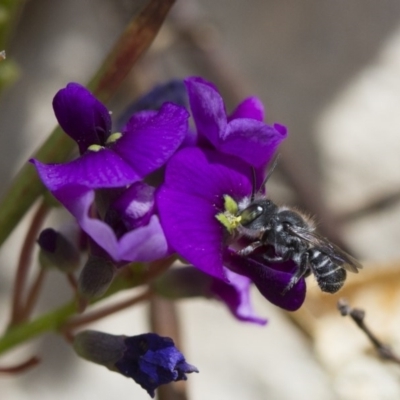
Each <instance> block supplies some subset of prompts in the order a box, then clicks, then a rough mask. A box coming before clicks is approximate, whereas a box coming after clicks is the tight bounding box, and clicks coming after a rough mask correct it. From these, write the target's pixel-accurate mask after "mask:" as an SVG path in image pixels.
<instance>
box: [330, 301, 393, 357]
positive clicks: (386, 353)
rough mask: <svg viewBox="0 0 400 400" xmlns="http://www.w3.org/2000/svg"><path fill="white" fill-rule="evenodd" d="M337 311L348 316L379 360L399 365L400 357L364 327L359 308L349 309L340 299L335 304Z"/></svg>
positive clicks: (363, 313)
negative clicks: (373, 349)
mask: <svg viewBox="0 0 400 400" xmlns="http://www.w3.org/2000/svg"><path fill="white" fill-rule="evenodd" d="M337 307H338V310H339V311H340V314H342V316H347V315H348V316H350V317H351V319H352V320H353V321H354V322H355V323H356V325H357V326H358V327H359V328H360V329H361V330H362V331H363V332H364V333H365V334H366V335H367V337H368V339H369V340H370V342H371V343H372V344H373V346H374V347H375V349H376V351H377V352H378V355H379V357H380V358H382V359H384V360H390V361H393V362H395V363H396V364H400V357H399V356H397V355H396V354H395V353H394V352H393V350H392V348H391V347H390V346H389V345H387V344H384V343H382V342H381V341H380V340H379V339H378V338H377V337H376V336H375V334H373V333H372V332H371V330H370V329H369V328H368V327H367V326H366V325H365V322H364V318H365V311H364V310H361V309H359V308H351V307H350V306H349V304H348V303H347V301H346V300H344V299H340V300H339V301H338V303H337Z"/></svg>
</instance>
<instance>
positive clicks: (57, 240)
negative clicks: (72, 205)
mask: <svg viewBox="0 0 400 400" xmlns="http://www.w3.org/2000/svg"><path fill="white" fill-rule="evenodd" d="M37 243H38V245H39V246H40V252H39V261H40V265H41V266H42V267H44V268H57V269H59V270H60V271H62V272H64V273H70V272H72V271H74V270H75V269H77V268H78V267H79V250H78V248H77V247H76V246H74V245H73V244H72V243H71V242H70V241H69V240H68V239H67V238H66V237H65V236H64V235H63V234H62V233H60V232H57V231H55V230H54V229H52V228H47V229H44V230H43V231H42V232H41V233H40V235H39V238H38V240H37Z"/></svg>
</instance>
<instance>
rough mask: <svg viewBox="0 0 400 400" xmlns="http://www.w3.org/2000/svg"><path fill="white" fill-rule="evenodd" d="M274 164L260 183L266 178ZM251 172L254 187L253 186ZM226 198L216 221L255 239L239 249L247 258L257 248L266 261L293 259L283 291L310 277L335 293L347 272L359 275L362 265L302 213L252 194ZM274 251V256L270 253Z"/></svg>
mask: <svg viewBox="0 0 400 400" xmlns="http://www.w3.org/2000/svg"><path fill="white" fill-rule="evenodd" d="M275 165H276V162H275V164H274V166H273V168H272V170H271V171H270V172H269V174H268V176H267V178H266V179H265V181H264V182H263V185H262V187H263V186H264V184H265V183H266V181H267V180H268V179H269V177H270V175H271V173H272V171H273V169H274V168H275ZM254 176H255V174H254V171H253V188H254V186H255V177H254ZM232 202H234V200H233V199H228V198H227V197H226V198H225V206H226V209H227V211H225V213H224V217H220V218H218V216H217V218H218V219H219V220H220V221H221V222H222V223H223V224H224V225H225V226H226V227H228V230H230V231H231V232H233V231H235V233H236V232H237V233H238V234H239V235H240V236H244V237H247V238H249V239H254V241H252V242H251V243H250V244H249V245H247V246H246V247H244V248H243V249H241V250H239V252H238V253H239V255H241V256H243V257H246V256H249V255H251V254H252V253H253V252H255V251H256V250H257V249H260V250H261V253H260V252H257V253H258V254H261V256H262V258H263V259H264V260H265V261H266V262H271V263H276V262H284V261H289V260H292V261H293V262H294V263H295V264H296V266H297V270H296V272H295V273H294V275H293V276H292V278H291V280H290V282H289V283H288V285H287V286H286V288H285V289H284V291H283V293H282V294H283V295H284V294H285V293H287V292H288V291H289V290H290V289H292V288H293V286H294V285H296V283H297V282H298V281H299V280H300V279H301V278H302V277H307V276H309V275H310V274H313V275H314V277H315V279H316V281H317V283H318V286H319V287H320V288H321V290H322V291H323V292H328V293H336V292H337V291H338V290H339V289H340V288H341V287H342V286H343V284H344V282H345V280H346V275H347V271H350V272H355V273H358V270H359V269H360V268H362V265H361V264H360V263H359V262H358V261H357V260H356V259H355V258H353V257H352V256H351V255H349V254H347V253H346V252H345V251H343V250H342V249H340V248H339V247H337V246H336V245H334V244H333V243H331V242H330V241H329V240H328V239H326V238H325V237H323V236H320V235H319V234H318V233H317V232H316V231H315V225H314V223H313V221H312V220H311V219H310V218H309V217H307V216H306V215H304V214H303V213H301V212H299V211H297V210H295V209H292V208H289V207H285V206H278V205H276V204H275V203H274V202H273V201H271V200H269V199H268V198H266V196H263V195H260V194H259V195H258V196H256V195H255V193H254V189H253V193H252V195H251V197H249V198H246V199H244V200H242V201H241V202H239V203H235V205H233V203H232ZM271 248H272V249H273V254H272V255H271V252H270V251H269V250H271Z"/></svg>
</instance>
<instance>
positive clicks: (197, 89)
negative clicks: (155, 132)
mask: <svg viewBox="0 0 400 400" xmlns="http://www.w3.org/2000/svg"><path fill="white" fill-rule="evenodd" d="M185 84H186V88H187V91H188V95H189V102H190V108H191V111H192V116H193V119H194V121H195V124H196V128H197V133H198V135H199V138H200V143H201V142H202V139H203V141H204V139H206V141H207V142H208V144H211V145H212V147H214V148H215V149H217V150H218V151H220V152H222V153H226V154H231V155H234V156H237V157H239V158H240V159H242V160H244V161H246V162H247V163H248V164H250V165H252V166H253V167H256V168H259V167H265V165H266V164H267V163H268V161H269V160H270V159H271V158H272V156H273V154H274V152H275V150H276V149H277V147H278V145H279V143H280V142H281V141H282V140H283V139H284V138H285V137H286V134H287V131H286V128H285V127H284V126H282V125H279V124H274V125H273V126H269V125H266V124H265V123H264V122H262V121H263V119H264V107H263V105H262V103H261V101H260V100H259V99H258V98H256V97H249V98H247V99H246V100H244V101H243V102H242V103H240V104H239V105H238V106H237V108H236V109H235V110H234V111H233V113H232V114H231V115H227V113H226V110H225V105H224V101H223V99H222V97H221V95H220V94H219V92H218V90H217V88H216V87H215V86H214V85H213V84H212V83H210V82H207V81H206V80H204V79H203V78H199V77H191V78H188V79H186V80H185Z"/></svg>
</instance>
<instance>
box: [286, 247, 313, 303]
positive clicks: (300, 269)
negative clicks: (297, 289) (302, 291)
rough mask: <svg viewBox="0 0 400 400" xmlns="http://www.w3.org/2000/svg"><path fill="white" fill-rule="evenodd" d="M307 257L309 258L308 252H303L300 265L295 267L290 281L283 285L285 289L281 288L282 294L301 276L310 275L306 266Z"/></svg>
mask: <svg viewBox="0 0 400 400" xmlns="http://www.w3.org/2000/svg"><path fill="white" fill-rule="evenodd" d="M308 258H309V255H308V253H304V254H303V257H302V261H301V263H300V265H299V266H298V267H297V270H296V272H295V273H294V275H293V276H292V278H291V279H290V281H289V283H288V284H287V286H286V287H285V289H283V291H282V296H284V295H285V294H286V293H287V292H288V291H289V290H290V289H292V288H293V286H294V285H296V283H297V282H298V281H299V280H300V279H301V278H303V277H305V276H308V275H310V272H311V271H310V268H309V266H308Z"/></svg>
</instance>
